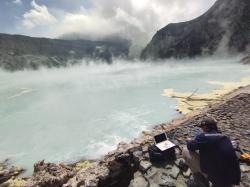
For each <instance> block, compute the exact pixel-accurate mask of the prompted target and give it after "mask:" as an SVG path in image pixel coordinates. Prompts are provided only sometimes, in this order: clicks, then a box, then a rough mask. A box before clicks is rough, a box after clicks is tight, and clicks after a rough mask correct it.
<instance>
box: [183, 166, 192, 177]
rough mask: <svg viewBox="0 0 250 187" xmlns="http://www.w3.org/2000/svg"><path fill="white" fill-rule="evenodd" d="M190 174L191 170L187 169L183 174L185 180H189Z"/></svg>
mask: <svg viewBox="0 0 250 187" xmlns="http://www.w3.org/2000/svg"><path fill="white" fill-rule="evenodd" d="M191 174H192V172H191V170H190V169H189V168H188V170H187V171H185V172H183V176H184V177H186V178H189V177H190V176H191Z"/></svg>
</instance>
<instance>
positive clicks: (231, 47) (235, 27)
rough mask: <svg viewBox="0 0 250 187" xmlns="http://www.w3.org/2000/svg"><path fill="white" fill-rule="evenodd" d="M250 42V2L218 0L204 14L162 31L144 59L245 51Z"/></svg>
mask: <svg viewBox="0 0 250 187" xmlns="http://www.w3.org/2000/svg"><path fill="white" fill-rule="evenodd" d="M249 44H250V1H249V0H217V1H216V3H215V4H214V5H213V6H212V7H211V8H210V9H209V10H208V11H207V12H206V13H205V14H203V15H202V16H200V17H198V18H196V19H194V20H191V21H188V22H182V23H171V24H169V25H167V26H166V27H164V28H162V29H161V30H159V31H158V32H157V33H156V34H155V35H154V37H153V39H152V40H151V42H150V43H149V44H148V45H147V47H146V48H145V49H144V50H143V51H142V54H141V57H142V58H143V59H147V58H153V59H157V58H160V59H163V58H170V57H175V58H183V57H195V56H199V55H211V54H213V53H214V52H215V51H221V50H222V49H223V50H226V51H229V52H243V51H245V50H246V49H247V47H248V45H249Z"/></svg>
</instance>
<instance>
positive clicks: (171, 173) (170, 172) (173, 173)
mask: <svg viewBox="0 0 250 187" xmlns="http://www.w3.org/2000/svg"><path fill="white" fill-rule="evenodd" d="M179 173H180V169H179V168H178V167H176V166H173V167H172V169H171V170H168V171H167V174H168V175H169V176H170V177H172V178H173V179H177V177H178V175H179Z"/></svg>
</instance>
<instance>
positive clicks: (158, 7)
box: [0, 0, 215, 45]
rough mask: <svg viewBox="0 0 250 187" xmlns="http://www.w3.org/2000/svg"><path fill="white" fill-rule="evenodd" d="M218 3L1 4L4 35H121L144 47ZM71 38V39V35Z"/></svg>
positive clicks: (48, 0) (42, 0) (99, 0)
mask: <svg viewBox="0 0 250 187" xmlns="http://www.w3.org/2000/svg"><path fill="white" fill-rule="evenodd" d="M214 2H215V0H0V33H10V34H23V35H29V36H35V37H49V38H58V37H61V36H68V35H69V34H74V35H77V36H79V37H82V38H84V39H92V40H99V39H102V38H103V37H109V36H112V35H117V36H121V37H125V38H127V39H130V40H135V41H136V43H141V44H142V45H144V44H145V43H146V42H148V40H150V39H151V38H152V36H153V35H154V34H155V33H156V31H157V30H159V29H161V28H162V27H164V26H166V25H167V24H168V23H172V22H180V21H187V20H190V19H193V18H195V17H197V16H199V15H201V14H202V13H204V12H205V11H207V10H208V9H209V8H210V7H211V6H212V5H213V4H214ZM70 36H71V35H70Z"/></svg>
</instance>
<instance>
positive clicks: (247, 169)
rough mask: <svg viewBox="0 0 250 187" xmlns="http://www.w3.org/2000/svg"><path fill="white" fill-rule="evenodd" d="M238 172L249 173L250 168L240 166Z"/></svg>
mask: <svg viewBox="0 0 250 187" xmlns="http://www.w3.org/2000/svg"><path fill="white" fill-rule="evenodd" d="M240 170H241V171H242V172H243V173H245V172H249V171H250V166H247V165H245V164H244V165H243V164H242V165H240Z"/></svg>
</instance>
